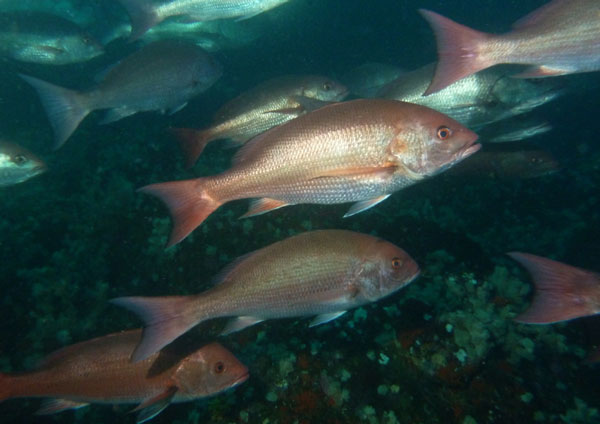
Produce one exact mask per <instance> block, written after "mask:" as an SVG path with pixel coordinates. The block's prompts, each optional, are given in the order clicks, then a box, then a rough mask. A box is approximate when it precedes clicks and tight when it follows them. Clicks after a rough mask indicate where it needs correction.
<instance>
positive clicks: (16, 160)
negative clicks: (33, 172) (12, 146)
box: [13, 155, 27, 165]
mask: <svg viewBox="0 0 600 424" xmlns="http://www.w3.org/2000/svg"><path fill="white" fill-rule="evenodd" d="M13 162H14V163H16V164H17V165H23V164H24V163H25V162H27V158H26V157H25V156H24V155H17V156H15V158H14V159H13Z"/></svg>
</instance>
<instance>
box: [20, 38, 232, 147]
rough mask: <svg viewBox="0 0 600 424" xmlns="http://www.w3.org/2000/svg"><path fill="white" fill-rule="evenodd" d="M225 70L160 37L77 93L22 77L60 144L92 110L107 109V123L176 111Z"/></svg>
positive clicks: (196, 52)
mask: <svg viewBox="0 0 600 424" xmlns="http://www.w3.org/2000/svg"><path fill="white" fill-rule="evenodd" d="M221 74H222V67H221V65H220V64H219V63H218V62H216V61H215V60H214V59H212V58H211V57H210V56H209V55H208V54H207V53H206V52H205V51H204V50H203V49H202V48H200V47H198V46H195V45H193V44H189V43H186V42H180V41H159V42H156V43H152V44H148V45H146V46H144V47H142V49H140V50H139V51H137V52H135V53H133V54H132V55H130V56H128V57H126V58H125V59H123V60H122V61H121V62H119V63H118V64H117V65H116V66H114V67H113V68H112V69H111V70H110V71H109V72H108V73H107V74H106V76H105V77H104V79H103V80H102V81H101V82H100V83H99V84H98V86H97V87H95V88H94V89H92V90H90V91H86V92H76V91H73V90H69V89H66V88H62V87H58V86H55V85H52V84H49V83H47V82H45V81H41V80H39V79H37V78H33V77H30V76H25V75H22V77H23V78H24V79H25V80H26V81H27V82H28V83H30V84H31V85H32V86H33V87H34V88H35V89H36V90H37V92H38V94H39V96H40V99H41V101H42V104H43V106H44V108H45V109H46V113H47V114H48V118H49V119H50V123H51V124H52V126H53V128H54V132H55V136H56V143H57V146H58V147H60V146H61V145H62V144H63V143H64V142H65V141H66V140H67V138H69V136H70V135H71V134H72V133H73V131H74V130H75V129H76V128H77V126H78V125H79V123H80V122H81V121H82V120H83V118H85V116H87V114H89V113H90V112H91V111H93V110H98V109H109V111H108V112H107V114H106V116H105V118H104V121H103V123H108V122H114V121H117V120H119V119H121V118H124V117H126V116H129V115H133V114H135V113H138V112H143V111H165V110H170V111H171V112H176V111H177V110H179V109H180V108H182V107H183V106H185V104H186V103H187V101H188V100H189V99H190V98H192V97H194V96H196V95H198V94H200V93H202V92H203V91H205V90H206V89H208V88H209V87H210V86H211V85H212V84H213V83H214V82H215V81H216V80H217V79H218V78H219V77H220V76H221Z"/></svg>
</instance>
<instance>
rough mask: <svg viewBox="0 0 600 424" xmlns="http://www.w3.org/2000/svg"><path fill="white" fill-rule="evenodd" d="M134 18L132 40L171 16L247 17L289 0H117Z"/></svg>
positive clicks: (197, 18)
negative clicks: (155, 0)
mask: <svg viewBox="0 0 600 424" xmlns="http://www.w3.org/2000/svg"><path fill="white" fill-rule="evenodd" d="M118 1H119V2H120V3H121V4H122V5H123V7H124V8H125V9H126V10H127V13H128V14H129V17H130V19H131V27H132V30H131V35H130V37H129V38H130V40H135V39H137V38H139V37H141V36H142V35H143V34H144V33H145V32H146V31H148V30H149V29H150V28H152V27H153V26H155V25H157V24H159V23H160V22H162V21H164V20H165V19H167V18H169V17H171V16H180V17H184V18H185V19H186V20H187V21H188V22H190V21H213V20H217V19H230V18H237V19H248V18H252V17H254V16H256V15H259V14H261V13H263V12H266V11H268V10H271V9H273V8H275V7H277V6H280V5H282V4H284V3H287V2H288V1H289V0H173V1H168V2H152V1H148V0H118Z"/></svg>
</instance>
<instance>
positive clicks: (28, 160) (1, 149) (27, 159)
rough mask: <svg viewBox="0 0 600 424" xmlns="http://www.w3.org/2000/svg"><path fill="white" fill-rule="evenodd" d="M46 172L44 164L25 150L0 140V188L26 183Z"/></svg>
mask: <svg viewBox="0 0 600 424" xmlns="http://www.w3.org/2000/svg"><path fill="white" fill-rule="evenodd" d="M45 171H46V164H45V163H44V162H43V161H42V160H41V159H39V158H38V157H36V156H35V155H34V154H33V153H31V152H30V151H28V150H27V149H25V148H23V147H21V146H19V145H16V144H14V143H10V142H8V141H4V140H0V187H7V186H11V185H15V184H19V183H22V182H24V181H27V180H29V179H31V178H33V177H35V176H36V175H40V174H41V173H43V172H45Z"/></svg>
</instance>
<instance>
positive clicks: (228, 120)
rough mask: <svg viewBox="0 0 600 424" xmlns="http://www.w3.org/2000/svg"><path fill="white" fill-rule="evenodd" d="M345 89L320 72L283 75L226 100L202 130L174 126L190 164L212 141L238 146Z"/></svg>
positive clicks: (337, 96) (340, 96) (332, 99)
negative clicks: (225, 139)
mask: <svg viewBox="0 0 600 424" xmlns="http://www.w3.org/2000/svg"><path fill="white" fill-rule="evenodd" d="M347 94H348V89H347V88H346V87H344V86H343V85H342V84H340V83H339V82H337V81H334V80H332V79H330V78H327V77H322V76H319V75H286V76H283V77H278V78H273V79H271V80H268V81H265V82H264V83H262V84H259V85H257V86H256V87H254V88H252V89H250V90H248V91H246V92H244V93H242V94H240V95H239V96H238V97H236V98H235V99H233V100H231V101H229V102H227V103H226V104H225V105H224V106H223V107H221V109H219V110H218V111H217V113H216V114H215V124H213V125H212V126H211V127H209V128H206V129H204V130H194V129H189V128H177V129H175V130H174V132H175V134H177V136H178V137H179V139H180V144H181V147H182V150H183V151H184V153H185V154H186V164H187V166H192V165H193V164H194V162H195V161H196V160H197V159H198V157H199V156H200V154H201V153H202V151H203V150H204V147H205V146H206V145H207V144H208V143H210V142H211V141H214V140H218V139H224V138H227V139H229V140H231V141H233V142H234V143H235V144H237V145H242V144H244V143H246V142H247V141H248V140H250V139H251V138H253V137H255V136H257V135H258V134H261V133H263V132H265V131H267V130H269V129H271V128H273V127H275V126H277V125H281V124H283V123H284V122H287V121H290V120H292V119H294V118H296V117H298V116H300V115H303V114H305V113H306V112H309V111H310V110H314V109H318V108H319V107H322V106H325V105H326V104H328V102H337V101H340V100H342V99H343V98H344V97H345V96H346V95H347Z"/></svg>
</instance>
